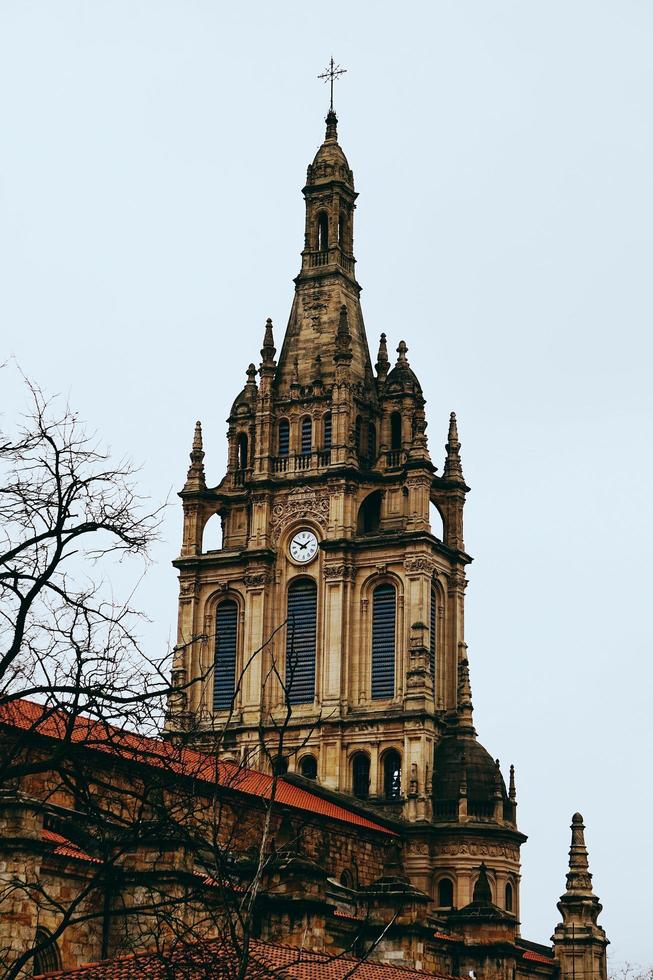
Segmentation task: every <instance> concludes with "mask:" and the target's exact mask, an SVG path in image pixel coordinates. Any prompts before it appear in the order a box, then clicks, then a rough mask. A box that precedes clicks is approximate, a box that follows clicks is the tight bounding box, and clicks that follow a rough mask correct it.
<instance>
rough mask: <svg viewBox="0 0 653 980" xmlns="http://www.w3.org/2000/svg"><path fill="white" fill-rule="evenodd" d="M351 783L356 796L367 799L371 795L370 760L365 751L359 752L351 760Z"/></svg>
mask: <svg viewBox="0 0 653 980" xmlns="http://www.w3.org/2000/svg"><path fill="white" fill-rule="evenodd" d="M351 783H352V790H353V792H354V796H357V797H358V799H359V800H366V799H367V797H368V796H369V795H370V760H369V757H368V756H366V755H365V753H364V752H357V753H356V755H355V756H354V757H353V759H352V760H351Z"/></svg>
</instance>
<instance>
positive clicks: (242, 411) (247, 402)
mask: <svg viewBox="0 0 653 980" xmlns="http://www.w3.org/2000/svg"><path fill="white" fill-rule="evenodd" d="M255 377H256V368H255V366H254V365H253V364H250V366H249V367H248V368H247V384H246V385H245V387H244V388H243V390H242V391H241V392H240V394H239V395H238V396H237V398H236V400H235V401H234V403H233V405H232V406H231V415H246V414H247V413H248V412H251V411H252V410H253V408H254V405H255V403H256V398H257V395H258V388H257V387H256V381H255V380H254V378H255Z"/></svg>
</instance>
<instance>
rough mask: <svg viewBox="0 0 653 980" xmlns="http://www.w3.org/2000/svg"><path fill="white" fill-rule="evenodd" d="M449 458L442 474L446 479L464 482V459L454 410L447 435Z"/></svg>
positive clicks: (450, 417)
mask: <svg viewBox="0 0 653 980" xmlns="http://www.w3.org/2000/svg"><path fill="white" fill-rule="evenodd" d="M445 448H446V450H447V458H446V460H445V464H444V469H443V471H442V476H443V478H444V479H445V480H452V481H455V482H456V483H464V482H465V478H464V476H463V466H462V460H461V458H460V441H459V439H458V423H457V422H456V413H455V412H452V413H451V415H450V416H449V433H448V436H447V444H446V446H445Z"/></svg>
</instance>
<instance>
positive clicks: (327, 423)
mask: <svg viewBox="0 0 653 980" xmlns="http://www.w3.org/2000/svg"><path fill="white" fill-rule="evenodd" d="M323 445H324V448H325V449H331V412H327V414H326V415H325V416H324V439H323Z"/></svg>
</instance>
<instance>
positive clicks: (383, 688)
mask: <svg viewBox="0 0 653 980" xmlns="http://www.w3.org/2000/svg"><path fill="white" fill-rule="evenodd" d="M396 606H397V599H396V592H395V587H394V585H387V584H386V585H377V587H376V588H375V590H374V592H373V593H372V697H373V698H391V697H393V696H394V693H395V620H396V615H397V614H396Z"/></svg>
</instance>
